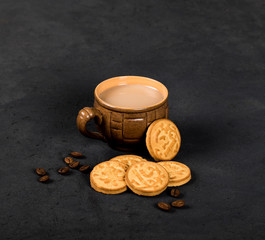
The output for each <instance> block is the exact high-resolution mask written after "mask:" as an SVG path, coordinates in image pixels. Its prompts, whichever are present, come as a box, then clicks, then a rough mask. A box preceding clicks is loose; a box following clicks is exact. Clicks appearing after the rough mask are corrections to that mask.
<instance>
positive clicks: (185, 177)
mask: <svg viewBox="0 0 265 240" xmlns="http://www.w3.org/2000/svg"><path fill="white" fill-rule="evenodd" d="M158 164H159V165H161V166H163V167H164V168H165V169H166V170H167V172H168V175H169V183H168V186H169V187H176V186H181V185H184V184H185V183H187V182H188V181H190V179H191V172H190V169H189V167H187V166H186V165H185V164H183V163H180V162H174V161H162V162H159V163H158Z"/></svg>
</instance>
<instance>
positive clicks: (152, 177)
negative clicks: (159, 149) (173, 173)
mask: <svg viewBox="0 0 265 240" xmlns="http://www.w3.org/2000/svg"><path fill="white" fill-rule="evenodd" d="M125 181H126V184H127V186H128V187H129V188H130V189H131V190H132V191H133V192H134V193H136V194H138V195H143V196H155V195H158V194H160V193H161V192H163V191H164V190H165V189H166V188H167V185H168V181H169V176H168V173H167V171H166V170H165V169H164V168H163V167H162V166H160V165H158V164H157V163H153V162H148V161H146V162H139V163H135V164H133V165H132V166H131V167H129V169H128V170H127V172H126V175H125Z"/></svg>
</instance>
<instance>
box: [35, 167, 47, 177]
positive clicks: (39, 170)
mask: <svg viewBox="0 0 265 240" xmlns="http://www.w3.org/2000/svg"><path fill="white" fill-rule="evenodd" d="M36 173H37V174H38V175H40V176H44V175H45V174H46V171H45V169H44V168H37V169H36Z"/></svg>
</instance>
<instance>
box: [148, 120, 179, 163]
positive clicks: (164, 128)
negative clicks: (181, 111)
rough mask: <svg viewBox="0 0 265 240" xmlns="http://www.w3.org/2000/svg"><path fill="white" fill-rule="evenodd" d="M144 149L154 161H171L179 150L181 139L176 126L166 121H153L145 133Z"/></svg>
mask: <svg viewBox="0 0 265 240" xmlns="http://www.w3.org/2000/svg"><path fill="white" fill-rule="evenodd" d="M145 142H146V147H147V149H148V151H149V153H150V155H151V156H152V157H153V158H154V159H155V160H156V161H161V160H164V161H169V160H171V159H173V158H174V157H175V156H176V155H177V153H178V151H179V148H180V144H181V137H180V133H179V130H178V128H177V126H176V125H175V124H174V123H173V122H172V121H170V120H168V119H159V120H156V121H154V122H153V123H152V124H151V125H150V126H149V128H148V130H147V132H146V139H145Z"/></svg>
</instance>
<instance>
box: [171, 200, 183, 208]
mask: <svg viewBox="0 0 265 240" xmlns="http://www.w3.org/2000/svg"><path fill="white" fill-rule="evenodd" d="M171 205H172V206H173V207H178V208H180V207H183V206H184V205H185V202H184V201H183V200H177V201H174V202H172V203H171Z"/></svg>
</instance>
